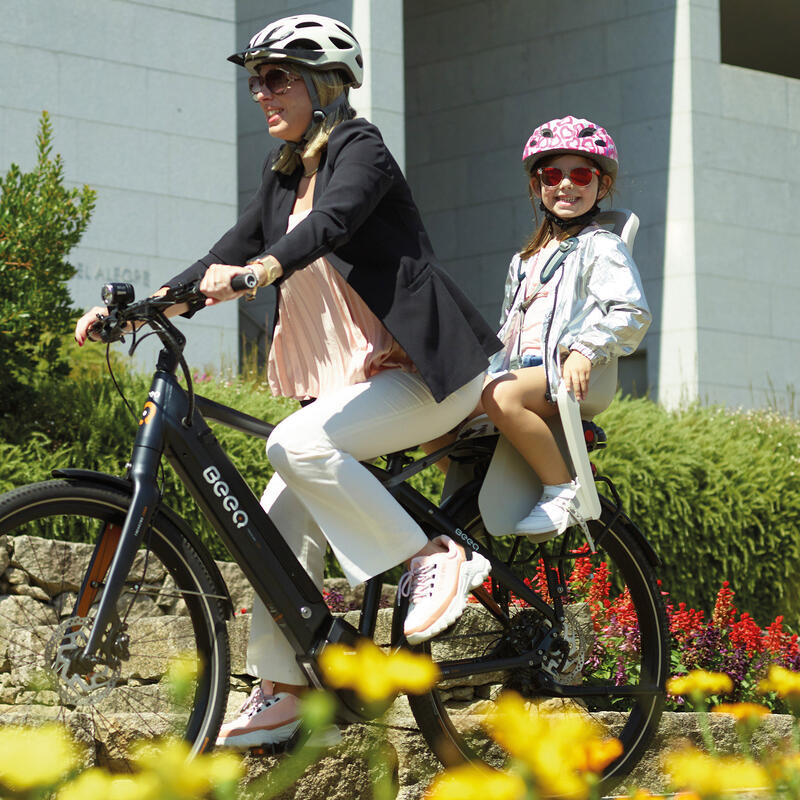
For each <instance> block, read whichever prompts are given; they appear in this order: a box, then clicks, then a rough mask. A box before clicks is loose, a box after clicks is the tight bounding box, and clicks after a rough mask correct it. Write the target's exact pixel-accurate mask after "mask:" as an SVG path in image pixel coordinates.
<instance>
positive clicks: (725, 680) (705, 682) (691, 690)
mask: <svg viewBox="0 0 800 800" xmlns="http://www.w3.org/2000/svg"><path fill="white" fill-rule="evenodd" d="M667 691H668V692H669V693H670V694H686V695H691V694H701V695H704V696H706V697H707V696H708V695H712V694H728V693H729V692H732V691H733V681H732V680H731V678H730V675H726V674H725V673H724V672H706V671H705V670H702V669H695V670H692V671H691V672H690V673H689V674H688V675H681V676H679V677H677V678H670V679H669V680H668V681H667Z"/></svg>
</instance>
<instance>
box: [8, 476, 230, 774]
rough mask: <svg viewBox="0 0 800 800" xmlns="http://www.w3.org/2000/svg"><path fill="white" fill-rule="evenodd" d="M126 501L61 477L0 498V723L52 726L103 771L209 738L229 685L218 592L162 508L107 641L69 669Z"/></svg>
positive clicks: (83, 634)
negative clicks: (84, 665)
mask: <svg viewBox="0 0 800 800" xmlns="http://www.w3.org/2000/svg"><path fill="white" fill-rule="evenodd" d="M129 502H130V497H129V496H128V495H127V494H125V493H124V492H122V491H117V490H115V489H113V488H107V487H105V486H99V485H97V484H92V483H88V482H86V483H84V482H72V481H48V482H46V483H40V484H33V485H31V486H24V487H22V488H20V489H17V490H14V491H12V492H9V493H8V494H6V495H4V496H3V497H2V498H0V558H4V559H5V560H6V563H7V564H8V566H7V567H4V571H0V573H2V575H3V578H2V580H3V582H4V584H5V585H4V586H2V587H0V725H2V726H5V725H28V726H37V725H41V724H43V723H46V722H52V721H60V722H62V723H64V724H65V725H66V726H67V727H68V728H69V730H70V731H71V732H72V733H73V735H75V736H76V738H78V739H79V740H81V741H83V742H85V743H86V744H87V745H89V747H90V749H91V750H92V751H93V752H94V756H95V761H96V762H97V763H100V764H104V765H106V766H109V767H111V768H124V767H125V766H126V763H127V762H126V751H127V747H128V745H129V744H130V743H131V742H132V741H133V740H141V739H154V738H160V737H163V736H166V735H178V736H182V737H185V738H186V739H187V740H188V741H189V742H190V743H191V744H192V747H193V752H200V751H201V750H203V749H205V748H206V747H207V746H208V745H209V744H213V737H214V736H215V735H216V732H217V730H218V728H219V725H220V722H221V719H222V715H223V713H224V710H225V703H226V699H227V694H228V686H229V677H228V676H229V655H228V634H227V628H226V623H225V615H224V612H223V601H224V590H223V591H221V590H220V587H219V586H217V585H216V584H215V582H214V580H212V578H211V576H210V575H209V573H208V570H207V569H206V567H205V566H204V564H203V562H202V559H201V558H200V556H199V555H198V553H197V551H196V549H195V548H194V546H193V544H192V543H191V542H190V541H189V540H188V539H187V538H186V537H185V536H184V535H183V534H182V533H181V532H180V531H179V530H178V529H177V528H176V527H175V525H173V524H172V523H171V522H170V521H169V520H168V519H167V518H166V517H165V516H164V515H163V514H161V513H156V514H155V515H154V518H153V523H152V526H151V530H150V531H149V532H147V533H146V534H145V535H144V536H143V537H142V547H141V549H140V551H139V552H138V553H137V555H136V558H135V560H134V565H133V568H132V569H131V572H130V575H129V576H128V578H127V580H126V581H125V584H124V586H123V589H122V592H121V594H120V597H119V600H118V602H117V606H116V615H117V621H118V623H119V627H118V632H119V633H118V635H117V638H116V640H115V642H114V643H113V647H111V648H108V647H105V648H104V651H105V654H106V655H104V656H103V657H102V658H101V661H100V663H99V664H98V665H97V666H96V667H95V668H94V669H93V671H92V672H90V673H88V674H75V673H73V672H72V671H71V670H70V669H69V668H68V664H69V655H70V653H71V652H73V651H74V650H75V648H77V647H82V646H83V644H85V642H86V637H87V634H88V631H89V629H90V627H91V624H92V620H93V617H94V614H95V611H96V608H97V603H98V602H99V600H100V598H101V597H102V593H103V589H104V579H105V574H106V572H107V568H108V564H109V563H110V560H111V556H112V555H113V552H114V548H115V545H116V537H118V535H119V532H120V530H121V526H122V524H123V522H124V520H125V513H126V511H127V508H128V505H129ZM80 542H84V543H88V542H93V543H96V544H80ZM73 543H75V544H73ZM92 559H94V561H93V562H92ZM90 563H92V567H91V571H90ZM108 653H111V656H110V657H109V656H108Z"/></svg>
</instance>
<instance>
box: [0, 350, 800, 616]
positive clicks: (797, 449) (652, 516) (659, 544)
mask: <svg viewBox="0 0 800 800" xmlns="http://www.w3.org/2000/svg"><path fill="white" fill-rule="evenodd" d="M64 347H65V349H66V348H68V349H66V352H67V353H68V354H69V355H68V357H69V359H70V360H71V361H73V362H74V365H73V373H72V378H71V380H69V381H61V380H57V379H54V378H52V377H51V376H48V375H39V376H38V377H37V379H36V382H35V384H34V389H35V391H34V392H33V395H32V399H31V402H30V405H29V413H26V414H25V415H21V416H20V418H19V419H18V420H17V421H16V422H17V424H16V425H15V427H14V429H13V431H11V430H7V431H5V432H4V434H3V435H2V437H0V491H6V490H8V489H10V488H12V487H15V486H20V485H22V484H24V483H28V482H31V481H35V480H45V479H47V478H48V477H49V474H50V470H52V469H53V468H54V467H57V466H73V467H84V468H88V469H97V470H101V471H104V472H109V473H112V474H115V475H122V474H124V471H125V464H126V462H127V461H128V459H129V458H130V451H131V445H132V442H133V437H134V435H135V432H136V426H137V423H138V418H134V417H133V416H132V415H131V413H130V412H129V411H128V410H127V409H126V408H125V406H124V404H123V402H122V400H121V399H120V398H119V396H118V395H117V393H116V391H115V389H114V387H113V384H112V383H111V381H110V379H109V378H108V376H107V375H106V374H105V363H104V360H103V357H102V354H103V349H102V348H101V347H97V346H94V347H84V348H82V350H80V351H79V350H78V348H76V347H75V346H74V344H71V345H67V344H65V345H64ZM62 357H63V358H66V357H67V356H62ZM115 372H116V373H117V375H118V377H119V380H120V383H121V385H122V387H123V390H124V392H125V394H126V395H127V397H128V398H129V401H130V403H131V405H132V406H133V409H134V411H135V412H136V414H137V415H138V413H139V410H140V409H141V408H142V406H143V404H144V402H145V400H146V397H147V389H148V387H149V377H144V376H141V375H137V374H134V373H129V372H127V371H126V370H125V368H124V364H120V363H116V362H115ZM197 389H198V391H199V392H200V393H201V394H204V395H206V396H208V397H210V398H212V399H214V400H217V401H219V402H222V403H225V404H226V405H231V406H233V407H235V408H238V409H241V410H242V411H244V412H246V413H248V414H252V415H253V416H255V417H259V418H261V419H266V420H269V421H270V422H273V423H274V422H278V421H279V420H281V419H282V418H283V417H285V416H286V415H287V414H289V413H291V412H292V411H293V410H294V409H295V408H296V407H297V406H296V404H295V403H294V402H292V401H287V400H281V399H276V398H273V397H272V396H271V395H270V393H269V390H268V389H267V387H266V386H265V385H264V384H263V383H260V382H258V381H255V380H232V381H230V380H229V381H225V380H222V379H217V380H211V381H205V382H203V383H199V384H198V385H197ZM598 422H599V423H600V424H601V425H602V426H603V427H604V428H605V430H606V432H607V433H608V436H609V446H608V448H607V449H606V450H604V451H600V452H599V453H594V454H593V456H595V457H594V459H593V460H594V461H595V463H596V464H597V465H598V467H599V468H600V471H601V472H603V473H605V474H607V475H609V476H610V477H611V478H612V479H613V481H614V482H615V484H616V485H617V487H618V489H619V492H620V494H621V496H622V499H623V503H624V506H625V509H626V511H627V513H628V514H629V515H630V517H631V518H632V519H633V520H634V521H635V522H636V523H637V524H638V525H639V527H640V528H641V529H642V531H643V532H644V534H645V536H647V538H648V539H649V540H650V542H651V543H652V544H653V545H654V547H655V549H656V550H657V551H658V553H659V555H660V556H661V559H662V562H663V563H662V566H661V567H659V569H658V575H659V576H660V577H661V578H662V581H663V584H664V588H665V589H666V590H667V591H669V592H670V593H671V595H672V597H673V598H675V601H676V602H677V601H678V600H680V601H684V602H686V604H687V605H688V606H690V607H692V606H693V607H695V608H702V609H705V610H706V612H707V613H708V612H710V610H711V607H712V606H713V603H714V598H715V596H716V593H717V590H718V589H719V587H720V585H721V584H722V582H723V581H725V580H728V581H730V584H731V587H732V588H733V589H734V590H735V592H736V601H737V605H738V606H739V608H740V610H746V611H750V612H751V613H752V614H753V615H754V617H755V618H756V619H758V620H760V621H761V622H762V624H765V623H766V622H769V621H771V620H772V619H773V618H774V617H775V616H777V615H778V614H782V615H784V618H785V622H786V624H787V625H788V626H790V627H791V628H793V629H796V628H797V627H798V619H799V618H800V585H798V582H797V580H796V579H795V576H796V574H797V572H798V571H800V536H798V532H800V423H798V422H797V421H795V420H793V419H791V418H786V417H780V416H778V415H777V414H775V413H771V412H734V411H725V410H722V409H718V408H702V407H700V406H694V407H691V408H687V409H683V410H681V411H676V412H668V411H666V410H664V409H663V408H661V407H660V406H657V405H655V404H654V403H652V402H649V401H648V400H644V399H637V400H632V399H629V398H618V399H617V400H616V401H615V402H614V403H613V404H612V406H611V407H610V408H609V409H608V410H607V411H606V412H605V413H604V414H602V415H601V416H600V417H599V418H598ZM213 427H214V429H215V433H216V434H217V436H218V438H219V439H220V441H221V442H222V445H223V447H224V448H225V449H226V450H227V452H228V453H229V455H230V457H231V460H232V461H233V462H234V463H235V464H236V466H237V467H238V469H239V470H240V471H241V472H242V474H243V476H244V477H245V480H246V481H247V482H248V484H249V485H250V487H251V488H252V490H253V492H254V494H255V495H256V496H257V497H258V496H260V494H261V492H262V491H263V488H264V486H265V485H266V482H267V481H268V479H269V477H270V476H271V474H272V469H271V467H270V466H269V464H268V462H267V459H266V456H265V453H264V442H263V441H261V440H259V439H254V438H252V437H248V436H245V435H244V434H240V433H237V432H235V431H231V430H229V429H227V428H224V427H223V426H220V425H216V424H213ZM165 474H166V502H167V503H168V504H169V505H171V506H172V507H173V508H175V510H176V511H178V513H180V514H181V515H182V516H183V517H184V518H185V519H186V520H187V521H188V522H189V524H190V525H191V527H192V528H193V529H194V530H195V531H196V532H197V533H198V534H199V535H200V536H201V538H202V539H203V540H204V541H205V542H206V544H207V545H208V546H209V549H210V550H211V551H212V553H213V554H214V555H215V556H216V557H217V558H226V557H227V554H226V552H225V550H224V547H223V545H222V544H221V543H220V541H219V540H218V538H217V537H216V534H214V532H213V531H212V530H211V529H210V526H209V525H208V523H207V522H206V521H205V520H204V518H203V517H202V516H201V514H200V512H199V511H198V510H197V507H196V506H195V504H194V501H193V500H192V499H191V497H190V496H189V495H188V493H187V492H186V490H185V489H184V488H183V487H182V486H181V485H180V484H179V483H178V481H177V480H176V478H175V476H174V475H173V474H172V471H171V469H169V468H168V467H167V468H166V470H165ZM412 482H413V483H414V485H415V486H416V488H418V489H419V490H420V491H422V492H423V493H424V494H426V495H427V496H428V497H430V498H436V497H438V495H439V493H440V491H441V483H442V479H441V475H440V474H439V473H438V472H437V471H436V470H434V469H429V470H426V471H425V472H423V473H421V474H420V475H417V476H415V478H414V479H413V481H412ZM329 571H330V572H331V573H332V574H338V570H337V567H336V565H335V564H333V563H330V564H329Z"/></svg>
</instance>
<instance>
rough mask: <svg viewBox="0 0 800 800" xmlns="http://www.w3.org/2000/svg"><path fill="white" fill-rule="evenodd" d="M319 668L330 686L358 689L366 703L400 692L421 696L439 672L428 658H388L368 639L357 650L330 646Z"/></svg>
mask: <svg viewBox="0 0 800 800" xmlns="http://www.w3.org/2000/svg"><path fill="white" fill-rule="evenodd" d="M319 665H320V667H321V668H322V672H323V674H324V675H325V680H326V682H327V683H328V685H329V686H331V687H332V688H334V689H343V688H349V689H355V691H356V692H358V694H359V695H360V696H361V697H362V698H363V699H364V700H365V701H367V702H375V701H377V700H384V699H386V698H389V697H391V696H392V695H393V694H395V693H397V692H400V691H406V692H411V693H412V694H422V692H426V691H428V689H430V688H431V686H433V685H434V683H436V681H437V679H438V678H439V668H438V667H437V666H436V665H435V664H434V663H433V662H432V661H431V660H430V658H428V657H427V656H422V655H416V654H415V653H411V652H409V651H408V650H398V651H397V652H395V653H392V654H390V655H386V653H384V652H383V650H381V649H380V648H379V647H378V646H377V645H375V644H373V643H372V642H371V641H369V640H368V639H361V640H360V641H359V642H358V644H357V645H356V647H355V650H353V649H352V648H351V647H346V646H345V645H342V644H330V645H328V646H327V647H326V648H325V649H324V650H323V651H322V653H321V655H320V658H319Z"/></svg>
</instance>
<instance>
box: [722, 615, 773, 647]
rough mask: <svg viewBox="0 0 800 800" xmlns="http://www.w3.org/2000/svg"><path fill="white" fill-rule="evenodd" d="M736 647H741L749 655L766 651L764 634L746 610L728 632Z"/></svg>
mask: <svg viewBox="0 0 800 800" xmlns="http://www.w3.org/2000/svg"><path fill="white" fill-rule="evenodd" d="M728 636H729V638H730V640H731V644H732V645H733V646H734V647H741V648H742V649H744V651H745V652H746V653H747V655H748V656H752V655H754V654H755V653H763V652H764V634H763V632H762V630H761V628H759V627H758V625H757V624H756V621H755V620H754V619H753V618H752V617H751V616H750V614H748V613H747V612H746V611H745V612H743V613H742V615H741V617H740V618H739V621H738V622H734V623H733V624H732V625H731V629H730V632H729V634H728Z"/></svg>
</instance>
